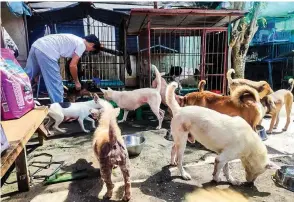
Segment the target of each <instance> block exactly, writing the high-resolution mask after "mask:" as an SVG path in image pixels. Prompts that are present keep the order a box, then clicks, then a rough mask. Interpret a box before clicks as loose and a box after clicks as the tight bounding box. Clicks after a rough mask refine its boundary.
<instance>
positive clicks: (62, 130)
mask: <svg viewBox="0 0 294 202" xmlns="http://www.w3.org/2000/svg"><path fill="white" fill-rule="evenodd" d="M58 131H59V132H61V133H66V130H64V129H59V130H58Z"/></svg>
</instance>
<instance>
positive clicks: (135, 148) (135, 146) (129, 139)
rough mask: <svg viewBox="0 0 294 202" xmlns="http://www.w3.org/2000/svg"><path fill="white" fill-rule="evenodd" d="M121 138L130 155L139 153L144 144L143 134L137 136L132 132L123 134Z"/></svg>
mask: <svg viewBox="0 0 294 202" xmlns="http://www.w3.org/2000/svg"><path fill="white" fill-rule="evenodd" d="M123 139H124V141H125V144H126V147H127V150H128V153H129V155H130V156H137V155H139V154H140V153H141V151H142V149H143V147H144V145H145V138H144V137H143V136H138V135H134V134H131V135H124V136H123Z"/></svg>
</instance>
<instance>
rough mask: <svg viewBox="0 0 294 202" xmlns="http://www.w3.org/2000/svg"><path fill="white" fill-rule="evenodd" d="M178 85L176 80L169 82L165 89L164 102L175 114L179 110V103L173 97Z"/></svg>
mask: <svg viewBox="0 0 294 202" xmlns="http://www.w3.org/2000/svg"><path fill="white" fill-rule="evenodd" d="M177 87H178V84H177V82H171V83H170V84H169V85H168V86H167V89H166V95H165V97H166V104H167V105H168V107H169V108H170V109H171V110H172V113H173V114H176V113H177V112H178V111H179V110H180V108H181V107H180V105H179V103H178V102H177V101H176V98H175V90H176V88H177Z"/></svg>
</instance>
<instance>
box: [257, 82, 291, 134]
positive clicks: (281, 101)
mask: <svg viewBox="0 0 294 202" xmlns="http://www.w3.org/2000/svg"><path fill="white" fill-rule="evenodd" d="M289 84H290V85H291V87H290V90H286V89H281V90H278V91H276V92H274V93H272V94H270V95H268V96H266V97H265V99H266V100H269V99H272V100H273V102H274V103H275V106H276V109H275V110H274V111H273V110H272V111H270V113H271V114H272V120H271V123H270V128H269V130H268V131H267V133H269V134H270V133H272V132H273V129H276V128H277V127H278V125H279V120H280V119H279V113H280V111H281V108H282V107H283V105H285V108H286V115H287V121H286V125H285V127H284V128H283V131H287V129H288V127H289V124H290V115H291V110H292V104H293V95H292V92H291V91H292V90H293V87H294V80H293V79H289ZM262 103H264V102H262Z"/></svg>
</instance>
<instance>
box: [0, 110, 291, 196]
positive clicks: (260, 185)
mask: <svg viewBox="0 0 294 202" xmlns="http://www.w3.org/2000/svg"><path fill="white" fill-rule="evenodd" d="M284 116H285V112H284V110H282V112H281V117H282V118H281V120H280V125H279V128H278V129H277V130H276V132H279V131H280V130H281V128H282V127H283V126H284V124H285V117H284ZM293 117H294V110H293V112H292V117H291V118H292V119H291V121H292V122H291V124H290V127H289V130H288V131H287V132H283V133H279V134H273V135H270V136H269V137H268V139H267V140H266V141H264V142H265V144H266V145H267V147H268V151H269V154H270V157H272V159H273V160H274V161H275V162H276V163H277V164H279V165H293V164H294V157H293V154H294V146H293V145H294V123H293ZM269 122H270V120H268V119H265V120H264V121H263V126H265V128H268V125H269ZM86 126H89V125H88V124H87V125H86ZM120 126H121V129H122V132H123V134H131V133H137V134H141V135H144V136H145V137H146V145H145V147H144V149H143V150H142V153H141V154H140V155H139V156H138V157H135V158H131V164H132V165H131V174H132V199H131V201H133V202H138V201H142V202H143V201H146V202H147V201H151V202H153V201H154V202H157V201H158V202H159V201H183V200H184V197H185V194H186V193H189V192H191V191H193V190H195V189H197V188H199V187H212V186H217V187H219V188H227V187H231V188H232V189H235V190H237V191H239V192H241V193H243V194H244V195H246V196H247V197H249V200H250V201H260V202H264V201H269V202H270V201H272V202H279V201H289V202H290V201H293V198H294V193H293V192H291V191H288V190H286V189H284V188H281V187H278V186H276V185H275V184H274V182H273V180H272V179H271V177H272V175H273V174H274V171H272V170H268V171H266V172H265V173H264V174H262V175H261V176H260V177H259V178H258V179H257V181H256V182H255V186H254V187H246V186H242V185H241V186H231V185H230V184H228V183H226V181H225V178H224V177H223V178H222V179H223V182H222V183H220V184H218V185H215V184H214V183H212V182H211V179H212V172H213V162H214V156H215V155H214V154H212V153H211V152H209V151H208V150H206V149H205V148H203V147H202V146H201V145H199V144H197V143H196V144H193V145H191V144H188V145H187V148H186V151H185V157H184V165H185V167H186V169H187V172H189V173H190V174H191V176H192V180H190V181H185V180H182V179H181V178H180V177H179V172H178V170H177V168H174V167H169V166H167V165H168V164H169V160H170V149H171V146H172V142H170V141H168V140H166V139H165V138H164V136H165V135H166V129H168V128H169V122H164V125H163V128H164V129H161V130H155V127H156V126H157V121H154V120H150V121H142V122H138V121H134V122H133V121H128V122H127V123H123V124H120ZM62 127H64V128H67V130H68V134H66V135H62V134H56V135H53V136H52V137H50V138H49V139H48V140H47V141H45V143H44V145H43V146H35V145H36V143H37V138H33V139H31V141H30V142H29V146H28V157H29V158H31V157H32V156H33V155H36V154H40V153H43V152H46V153H49V154H52V155H53V161H64V162H65V165H64V166H63V167H62V170H61V171H69V172H72V171H75V170H80V169H87V173H88V174H89V177H88V178H86V179H82V180H75V181H69V182H63V183H58V184H53V185H48V186H45V185H43V183H42V180H38V179H33V181H32V186H31V190H30V191H29V192H25V193H18V192H17V184H16V183H15V179H16V177H15V169H14V170H13V171H12V173H11V174H10V176H9V178H8V179H7V181H6V183H5V184H4V185H3V186H2V188H1V192H2V193H1V194H2V196H1V197H2V200H3V201H13V202H17V201H19V202H23V201H33V202H47V201H48V202H49V201H50V202H52V201H54V202H61V201H70V202H73V201H76V202H91V201H103V200H102V199H101V198H102V196H103V195H104V193H105V191H106V189H105V186H103V184H102V183H101V181H100V180H99V169H98V164H97V161H96V159H95V157H94V154H93V151H92V133H90V134H84V133H82V132H81V130H80V128H79V125H78V124H77V123H66V124H63V126H62ZM33 159H36V158H33ZM33 159H31V160H29V162H30V161H32V160H33ZM42 159H43V160H44V159H45V157H43V158H42ZM231 167H232V175H233V176H234V177H235V178H237V179H238V180H241V181H244V180H245V175H244V170H243V168H242V166H241V164H240V162H239V161H236V162H235V163H232V164H231ZM29 169H30V172H31V173H33V171H34V170H35V168H34V167H31V166H30V167H29ZM52 170H54V167H52V168H51V170H50V169H47V170H43V171H42V172H41V173H42V174H48V173H50V172H52ZM113 181H114V182H115V191H114V195H113V198H112V200H111V201H117V200H119V199H120V198H121V197H122V195H123V179H122V176H121V173H120V171H119V170H118V169H116V170H114V173H113Z"/></svg>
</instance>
